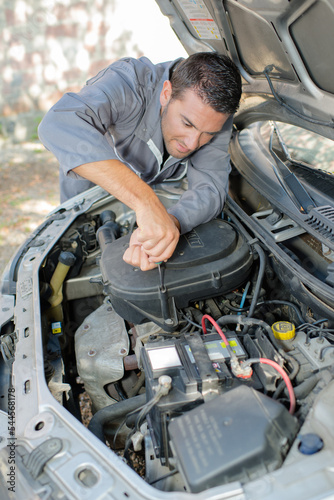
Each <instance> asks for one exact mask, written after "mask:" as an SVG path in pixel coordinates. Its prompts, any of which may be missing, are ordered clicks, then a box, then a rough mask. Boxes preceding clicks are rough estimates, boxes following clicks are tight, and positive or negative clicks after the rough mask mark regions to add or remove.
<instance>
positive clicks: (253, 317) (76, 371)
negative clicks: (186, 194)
mask: <svg viewBox="0 0 334 500" xmlns="http://www.w3.org/2000/svg"><path fill="white" fill-rule="evenodd" d="M163 196H165V198H166V199H165V202H166V200H167V202H170V200H171V199H174V198H173V196H170V195H166V194H165V195H163ZM115 207H116V205H115V204H114V202H111V203H110V207H107V208H106V207H103V210H100V209H99V208H95V209H94V210H93V211H91V212H90V213H88V214H86V215H84V216H83V215H81V216H80V217H79V218H78V219H77V220H76V222H75V224H73V225H72V226H71V228H70V229H68V230H67V231H66V232H65V233H64V234H63V236H62V238H61V239H60V240H59V241H58V242H57V244H56V245H55V246H54V248H53V251H52V252H51V254H50V255H49V257H48V259H47V260H46V261H45V264H44V266H43V267H42V268H41V270H40V294H41V306H42V321H43V324H44V339H43V341H44V346H45V349H44V352H45V358H44V365H45V377H46V380H47V382H48V386H49V389H50V391H51V393H52V394H53V396H54V397H55V398H56V399H57V400H58V401H59V402H60V403H61V404H63V405H64V406H65V407H66V408H67V409H68V410H69V411H71V413H73V414H74V415H75V416H77V418H78V419H80V418H81V417H80V411H79V405H78V400H79V397H80V395H81V394H82V393H83V392H85V394H88V396H89V398H90V401H91V408H92V412H93V417H92V419H91V420H90V423H89V425H88V428H89V429H90V430H91V431H92V433H93V434H95V435H96V436H97V437H98V438H99V439H100V440H101V441H103V442H104V443H107V444H108V446H110V447H111V448H112V449H114V450H115V451H116V452H117V453H119V454H121V455H122V456H123V457H124V460H126V461H127V463H128V464H129V465H130V466H131V467H134V468H135V464H134V461H136V460H134V457H139V459H140V460H141V461H142V462H143V463H144V466H145V474H144V473H143V472H141V475H144V476H145V479H146V481H147V482H148V483H150V484H152V485H153V486H155V487H156V488H158V489H160V490H165V491H174V490H175V491H184V490H186V491H190V492H194V493H196V492H201V491H203V490H205V489H207V488H210V487H214V486H217V485H222V484H225V483H229V482H232V481H240V482H241V483H247V482H248V481H250V480H253V479H254V478H258V477H261V476H262V475H263V474H265V473H267V472H270V471H273V470H275V469H277V468H279V467H280V466H281V465H282V464H283V462H284V460H286V458H287V457H288V456H289V453H290V450H291V449H292V447H293V446H295V447H296V446H297V448H298V450H299V449H300V450H301V452H303V453H304V451H303V450H304V449H307V451H306V452H305V453H308V452H309V448H308V444H307V443H308V441H307V439H306V438H305V439H306V441H307V443H306V444H305V439H304V437H303V436H301V435H300V434H298V433H299V431H300V428H301V426H302V425H303V423H304V421H305V419H306V418H307V415H308V413H309V411H310V409H311V407H312V405H313V403H314V401H315V399H316V397H317V394H318V393H319V392H320V391H321V389H323V388H324V387H325V386H326V385H327V384H328V383H329V381H331V380H332V377H333V370H332V361H333V359H332V354H333V353H334V351H333V350H331V348H332V347H333V345H334V344H333V340H334V335H333V333H332V330H331V324H330V323H331V321H330V320H329V319H328V318H326V317H321V316H319V315H317V316H314V315H313V314H312V311H311V310H310V309H309V308H308V307H307V306H306V305H305V304H303V303H302V302H301V301H300V300H298V298H296V297H294V296H293V294H292V292H291V287H290V286H289V283H288V282H286V281H285V280H284V278H283V279H282V278H280V276H279V275H278V273H277V265H276V262H275V257H274V256H273V255H272V254H270V252H268V249H267V248H266V247H265V246H264V245H263V244H261V243H260V242H259V240H258V239H257V238H256V237H254V235H252V234H250V233H249V232H248V230H247V228H246V227H245V226H244V225H243V224H242V221H240V220H239V219H238V218H237V217H236V216H235V215H234V214H233V212H232V211H231V210H229V208H228V206H227V208H226V210H225V211H224V212H223V214H222V217H221V218H219V219H214V220H212V221H211V222H208V223H206V224H203V225H201V226H199V227H197V228H195V229H194V230H193V231H191V232H190V233H187V234H184V235H182V236H181V238H180V241H179V244H178V246H177V248H176V250H175V253H174V255H173V256H172V258H171V259H170V260H169V261H168V262H166V263H162V264H160V265H159V268H156V269H153V270H151V271H146V272H142V271H141V270H140V269H137V268H133V267H132V266H130V265H128V264H126V263H125V262H124V261H123V259H122V256H123V253H124V251H125V249H126V248H127V246H128V244H129V239H130V234H131V232H132V230H133V228H134V227H135V221H134V220H133V213H132V212H131V211H130V210H126V209H124V210H123V211H118V213H116V212H117V210H118V209H117V208H116V209H115ZM64 384H65V385H66V387H67V390H66V391H64ZM69 388H70V389H69ZM309 439H311V441H312V438H309ZM313 439H314V440H315V441H316V443H317V444H316V445H315V444H311V445H309V446H310V447H311V448H312V446H318V448H319V447H321V446H322V441H321V439H320V438H319V439H318V440H317V437H316V436H313ZM312 443H313V441H312ZM319 449H320V448H319ZM311 452H313V451H312V450H311Z"/></svg>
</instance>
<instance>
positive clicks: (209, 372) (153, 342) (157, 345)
mask: <svg viewBox="0 0 334 500" xmlns="http://www.w3.org/2000/svg"><path fill="white" fill-rule="evenodd" d="M226 336H227V338H228V341H229V344H230V346H231V347H232V348H233V350H234V352H235V354H236V355H237V357H238V358H239V359H240V360H243V359H246V358H247V354H246V351H245V349H244V347H243V345H242V344H241V342H240V340H239V338H238V337H237V336H236V335H235V334H234V333H232V332H230V334H228V333H227V334H226ZM229 360H230V355H229V352H228V349H227V346H226V345H225V343H224V342H223V341H222V339H221V337H220V336H219V335H218V334H215V333H213V334H207V335H205V336H203V335H200V334H199V333H197V332H194V333H188V334H184V335H182V336H180V337H178V338H167V339H166V338H163V337H161V336H157V337H154V338H151V339H150V340H149V342H148V343H147V344H145V346H144V347H143V349H142V352H141V362H142V365H143V368H144V371H145V374H146V394H147V400H148V401H149V400H151V399H152V398H153V396H154V395H155V393H156V389H157V387H158V385H159V382H158V379H159V377H160V376H161V375H169V376H170V377H171V378H172V388H171V390H170V392H169V393H168V395H166V396H164V397H162V398H161V399H160V401H159V402H158V403H157V404H156V405H155V406H154V407H153V409H152V410H151V411H150V413H149V415H148V417H147V421H148V424H149V428H150V432H151V437H152V441H153V446H154V449H155V453H156V456H157V457H160V459H161V462H162V463H163V464H166V463H168V456H169V455H170V450H169V445H168V441H169V437H168V423H169V421H170V419H171V418H173V417H176V416H179V415H182V414H183V413H185V412H187V411H189V410H191V409H193V408H195V407H196V406H198V405H200V404H203V403H205V402H207V401H210V400H211V399H213V398H215V397H217V396H218V395H219V394H221V393H224V392H226V391H228V390H230V389H232V388H233V387H236V386H237V385H240V384H246V385H249V386H251V387H253V388H256V389H258V388H260V387H262V385H261V383H260V382H259V379H258V378H257V376H256V375H254V376H253V377H252V378H251V379H249V380H247V381H240V380H239V379H237V378H236V377H234V376H233V375H232V373H231V371H230V368H229Z"/></svg>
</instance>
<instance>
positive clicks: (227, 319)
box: [217, 314, 282, 351]
mask: <svg viewBox="0 0 334 500" xmlns="http://www.w3.org/2000/svg"><path fill="white" fill-rule="evenodd" d="M217 323H218V325H219V326H224V325H229V324H231V323H232V324H234V325H247V326H253V325H257V326H261V327H262V328H263V329H264V330H265V331H266V332H267V333H268V336H269V338H270V340H271V343H272V344H273V345H274V346H275V348H276V349H277V351H281V350H282V349H281V347H280V346H279V345H278V343H277V340H276V338H275V337H274V333H273V331H272V329H271V328H270V326H269V325H268V323H266V322H265V321H262V320H261V319H255V318H249V317H248V316H247V318H246V317H245V316H241V315H240V316H239V315H236V314H231V315H227V316H222V317H221V318H219V319H218V320H217Z"/></svg>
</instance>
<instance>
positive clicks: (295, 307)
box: [257, 300, 304, 324]
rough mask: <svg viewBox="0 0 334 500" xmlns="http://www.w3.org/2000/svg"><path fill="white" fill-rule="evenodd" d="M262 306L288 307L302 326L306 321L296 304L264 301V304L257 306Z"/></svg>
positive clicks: (282, 301)
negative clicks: (276, 305)
mask: <svg viewBox="0 0 334 500" xmlns="http://www.w3.org/2000/svg"><path fill="white" fill-rule="evenodd" d="M262 304H278V305H282V306H288V307H290V308H291V309H293V310H294V311H295V313H296V316H297V319H298V321H299V322H300V323H301V324H303V323H304V319H303V317H302V315H301V312H300V310H299V308H298V306H296V304H294V303H293V302H289V301H288V300H264V301H263V302H259V303H258V304H257V305H258V306H261V305H262Z"/></svg>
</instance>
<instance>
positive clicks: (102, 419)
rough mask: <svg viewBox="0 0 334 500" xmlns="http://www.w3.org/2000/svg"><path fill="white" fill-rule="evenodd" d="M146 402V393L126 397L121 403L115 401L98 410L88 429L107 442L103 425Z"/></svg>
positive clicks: (122, 416) (124, 415)
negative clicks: (129, 397)
mask: <svg viewBox="0 0 334 500" xmlns="http://www.w3.org/2000/svg"><path fill="white" fill-rule="evenodd" d="M145 403H146V394H140V396H135V397H134V398H131V399H125V400H123V401H120V402H119V403H114V404H112V405H109V406H105V407H104V408H101V410H99V411H97V412H96V413H95V415H94V416H93V418H92V419H91V421H90V422H89V425H88V429H89V430H90V431H91V432H92V433H93V434H95V436H96V437H97V438H99V439H100V441H102V442H103V443H105V439H104V432H103V427H104V425H105V424H106V423H110V422H113V421H114V420H116V419H118V418H125V417H126V415H127V414H128V413H130V412H132V411H135V410H137V409H138V408H140V407H141V406H143V405H144V404H145Z"/></svg>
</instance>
